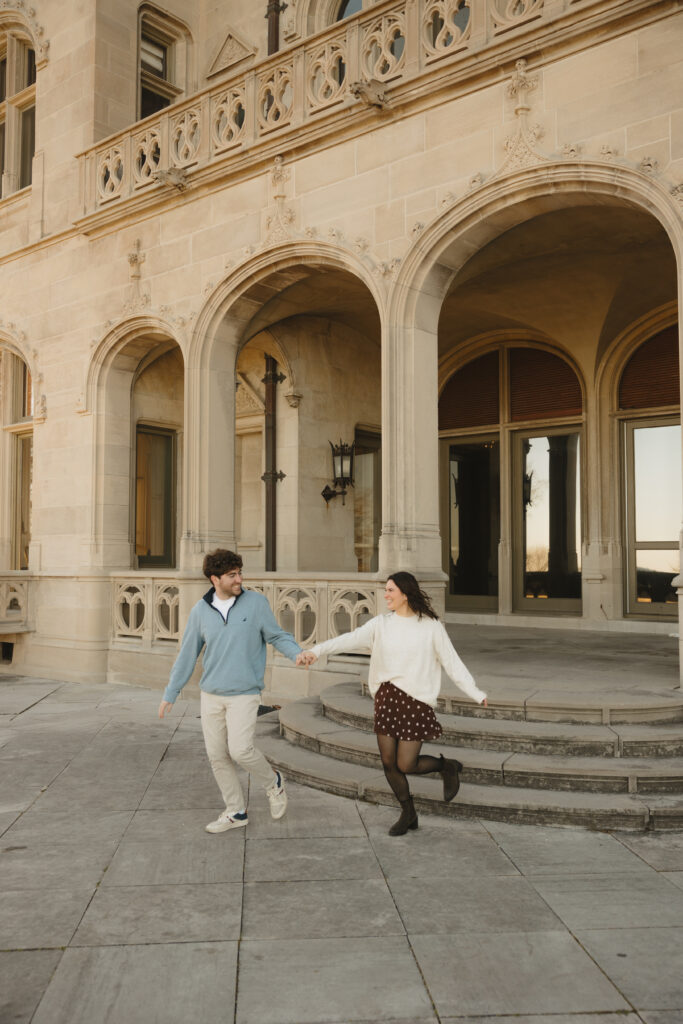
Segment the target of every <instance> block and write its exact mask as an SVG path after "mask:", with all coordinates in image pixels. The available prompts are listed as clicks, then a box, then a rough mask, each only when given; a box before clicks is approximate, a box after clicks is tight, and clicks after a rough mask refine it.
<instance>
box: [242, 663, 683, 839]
mask: <svg viewBox="0 0 683 1024" xmlns="http://www.w3.org/2000/svg"><path fill="white" fill-rule="evenodd" d="M372 712H373V707H372V700H371V699H370V697H369V696H368V695H367V691H366V689H365V688H364V687H361V684H360V683H359V682H358V681H357V680H354V681H348V682H341V683H337V684H335V685H333V686H330V687H328V688H327V689H326V690H324V691H323V692H322V694H321V695H320V697H306V698H303V699H302V700H298V701H295V702H293V703H291V704H289V705H286V706H285V707H284V708H282V710H281V711H280V712H279V722H278V721H277V719H276V718H274V716H272V715H271V716H266V717H265V718H264V719H263V720H262V721H263V725H262V726H261V730H260V738H259V745H260V746H261V748H262V749H263V751H264V752H265V753H266V755H267V756H268V757H269V759H270V760H271V761H272V762H273V763H274V764H276V765H277V767H279V768H280V769H281V770H282V772H283V773H284V775H285V776H286V777H287V778H289V779H291V780H292V781H296V782H301V783H304V784H305V785H308V786H313V787H315V788H318V789H323V790H327V791H328V792H332V793H338V794H340V795H342V796H349V797H352V798H354V799H361V800H367V801H369V802H371V803H380V804H395V799H394V797H393V795H392V793H391V791H390V789H389V787H388V785H387V783H386V780H385V778H384V774H383V772H382V769H381V764H380V761H379V754H378V751H377V744H376V740H375V736H374V734H373V732H372ZM268 719H271V721H270V723H269V724H266V723H267V721H268ZM439 719H440V721H441V724H442V726H443V736H442V737H441V739H440V740H439V741H438V742H437V743H426V744H425V746H424V748H423V749H424V751H425V753H434V754H439V753H444V754H445V755H446V756H451V757H453V756H455V757H457V758H458V760H459V761H461V762H462V763H463V765H464V771H463V774H462V785H461V788H460V792H459V793H458V795H457V797H456V798H455V800H454V801H453V802H452V803H450V804H446V803H444V801H443V799H442V798H441V779H440V777H439V776H436V775H434V776H421V777H418V776H413V777H412V778H411V790H412V791H413V794H414V797H415V802H416V805H417V807H418V809H419V810H422V811H430V812H432V813H436V814H442V815H448V816H450V817H462V818H475V817H480V818H488V819H494V820H498V821H509V822H522V823H529V824H551V825H580V826H583V827H586V828H593V829H630V830H647V829H657V830H661V829H675V828H683V757H682V755H683V696H678V695H673V694H657V693H651V692H643V691H639V692H632V691H631V692H626V693H624V694H602V695H600V696H599V697H592V696H591V695H589V694H581V693H574V694H572V693H561V692H558V693H557V694H555V695H553V697H552V698H548V697H546V698H544V699H541V700H538V701H534V700H533V699H523V698H520V699H519V700H516V699H515V698H514V697H513V698H511V699H493V700H491V701H490V703H489V707H488V708H481V707H478V706H476V705H473V704H472V703H471V702H469V701H466V700H464V699H463V700H460V699H459V698H458V697H455V696H452V697H451V696H446V697H443V698H442V699H441V700H440V701H439Z"/></svg>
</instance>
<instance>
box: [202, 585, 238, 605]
mask: <svg viewBox="0 0 683 1024" xmlns="http://www.w3.org/2000/svg"><path fill="white" fill-rule="evenodd" d="M244 589H245V588H244V587H242V589H241V590H240V592H239V594H236V595H235V601H237V599H238V598H239V597H241V596H242V594H243V593H244ZM215 593H216V588H215V587H213V586H212V587H210V588H209V590H207V592H206V593H205V594H204V597H203V600H204V601H206V603H207V604H213V595H214V594H215ZM219 600H220V598H219Z"/></svg>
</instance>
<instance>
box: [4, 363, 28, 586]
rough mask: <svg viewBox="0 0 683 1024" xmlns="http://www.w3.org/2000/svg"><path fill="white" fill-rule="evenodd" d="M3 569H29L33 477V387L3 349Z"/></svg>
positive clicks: (22, 367) (25, 371) (23, 366)
mask: <svg viewBox="0 0 683 1024" xmlns="http://www.w3.org/2000/svg"><path fill="white" fill-rule="evenodd" d="M0 423H1V425H2V427H3V429H2V431H1V432H0V495H2V498H3V501H2V505H1V506H0V563H4V564H0V567H2V568H8V569H28V567H29V565H28V549H29V543H30V540H31V484H32V478H33V386H32V381H31V372H30V370H29V368H28V366H27V364H26V363H25V362H24V360H23V359H21V358H20V357H19V356H18V355H15V354H14V353H13V352H11V351H10V350H9V349H3V348H1V347H0Z"/></svg>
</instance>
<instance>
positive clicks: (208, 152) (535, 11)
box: [79, 0, 622, 229]
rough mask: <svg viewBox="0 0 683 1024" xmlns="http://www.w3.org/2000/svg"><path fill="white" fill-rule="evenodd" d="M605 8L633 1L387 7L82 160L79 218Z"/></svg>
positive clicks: (489, 0)
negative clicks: (80, 209) (80, 211)
mask: <svg viewBox="0 0 683 1024" xmlns="http://www.w3.org/2000/svg"><path fill="white" fill-rule="evenodd" d="M596 5H599V6H600V7H601V8H602V9H603V11H602V16H603V17H605V16H609V11H610V10H612V9H613V16H614V17H618V16H619V12H620V8H621V6H622V4H620V2H619V0H607V3H606V2H605V0H476V2H475V0H380V2H379V3H376V4H374V5H373V6H372V7H370V8H369V9H367V10H365V11H363V12H360V13H359V14H357V15H354V16H353V17H350V18H347V19H345V20H344V21H342V22H338V23H336V24H335V25H333V26H332V27H331V28H328V29H326V30H325V31H323V32H318V33H317V34H315V35H313V36H310V37H309V38H307V39H306V40H304V41H301V42H299V43H298V44H296V45H292V46H290V47H288V48H286V49H284V50H281V51H280V52H279V53H277V54H274V55H272V56H270V57H268V58H266V59H264V60H262V61H260V62H258V63H257V64H255V65H253V66H252V67H251V68H250V69H249V70H248V71H246V72H244V71H241V72H236V73H235V74H234V75H233V76H232V77H229V78H227V79H224V80H223V81H222V82H221V83H220V84H219V85H212V86H211V87H210V88H207V89H205V90H204V91H202V92H199V93H196V94H195V95H193V96H191V97H189V98H188V99H186V100H183V101H182V102H179V103H176V104H174V105H172V106H171V107H169V108H167V109H166V110H164V111H163V112H162V113H160V114H156V115H154V116H152V117H148V118H146V119H145V120H144V121H141V122H138V123H137V124H135V125H133V126H131V128H129V129H128V130H126V131H122V132H118V133H117V134H116V135H112V136H110V137H109V138H108V139H105V140H103V141H102V142H99V143H98V144H97V145H95V146H92V147H91V148H90V149H88V150H87V151H85V152H84V153H81V154H80V156H79V160H80V161H81V163H82V175H81V180H82V211H83V216H82V218H81V220H80V221H79V223H81V224H82V225H83V227H84V228H86V229H87V226H88V221H89V219H94V222H95V223H97V222H98V221H99V220H101V219H102V218H104V219H106V220H108V219H110V218H115V217H116V210H117V209H123V208H126V209H128V208H129V206H130V203H131V202H134V201H135V200H138V201H140V202H144V201H150V200H154V199H155V198H156V199H158V198H159V193H160V192H162V190H164V189H178V190H180V191H184V190H185V188H187V187H190V186H191V185H192V182H193V180H196V181H199V180H201V175H202V173H203V172H207V173H209V174H211V173H214V172H215V173H220V171H221V168H222V167H223V165H224V164H226V162H228V165H229V166H230V165H231V164H235V166H239V167H241V166H242V165H243V164H244V161H245V158H247V159H248V158H249V157H250V156H251V155H252V153H253V155H254V156H257V155H258V154H259V152H260V151H261V150H262V149H263V148H264V147H267V144H268V143H269V142H270V141H271V140H272V139H277V140H278V145H279V140H280V138H282V139H283V140H284V139H285V138H286V136H287V134H288V133H290V132H297V141H298V142H301V139H302V134H301V133H302V131H303V132H305V131H306V129H307V127H308V126H309V125H310V127H311V132H312V134H313V135H315V133H316V132H318V133H319V132H320V129H321V128H322V127H324V126H325V124H327V123H328V122H330V125H331V128H332V129H334V128H335V126H336V123H337V119H338V117H339V116H345V115H346V116H348V115H349V114H350V113H353V111H356V110H357V109H358V107H359V105H364V106H365V107H368V106H370V107H375V108H377V107H379V108H383V107H391V105H392V104H393V103H395V102H399V101H400V97H401V86H402V85H408V86H409V90H408V91H409V92H411V93H414V90H415V88H416V87H417V88H420V87H422V88H424V90H425V91H427V92H428V91H429V90H430V88H432V87H433V84H434V83H433V82H431V81H430V79H431V76H433V75H441V74H443V73H444V72H448V71H453V70H454V69H455V70H457V68H458V66H459V65H460V64H463V65H464V64H466V63H467V61H468V60H469V62H470V64H471V71H470V72H467V73H473V74H474V73H479V71H480V69H481V67H482V66H483V65H484V62H485V59H486V58H487V57H488V58H489V59H490V67H491V69H493V70H494V71H495V69H496V68H498V67H499V62H500V59H501V57H502V59H511V58H508V57H507V56H506V51H507V52H508V53H509V54H510V55H512V56H519V52H518V50H515V46H517V44H518V42H519V45H522V46H525V47H531V48H534V49H536V48H537V47H538V46H539V45H541V42H542V34H543V32H551V33H554V35H553V38H556V36H557V32H558V31H559V30H560V29H561V27H562V22H563V21H565V22H566V23H567V32H569V33H571V32H576V25H577V18H580V15H581V13H582V12H583V10H584V9H585V14H586V17H587V18H589V17H590V16H591V10H592V9H594V8H595V7H596ZM606 6H607V8H608V11H607V14H605V11H604V8H605V7H606ZM534 34H535V35H536V36H538V38H535V36H534ZM487 51H490V53H487ZM465 71H466V69H465ZM417 80H421V81H417ZM270 148H271V149H272V147H270Z"/></svg>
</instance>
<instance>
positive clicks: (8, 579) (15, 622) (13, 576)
mask: <svg viewBox="0 0 683 1024" xmlns="http://www.w3.org/2000/svg"><path fill="white" fill-rule="evenodd" d="M29 583H30V580H28V579H26V573H18V572H16V573H7V574H3V575H1V576H0V636H1V635H3V634H4V635H5V636H7V635H8V634H12V633H25V632H26V631H27V630H28V629H29V619H28V600H29Z"/></svg>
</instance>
